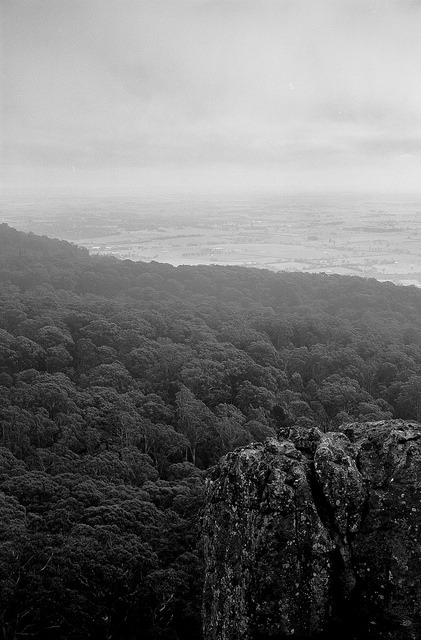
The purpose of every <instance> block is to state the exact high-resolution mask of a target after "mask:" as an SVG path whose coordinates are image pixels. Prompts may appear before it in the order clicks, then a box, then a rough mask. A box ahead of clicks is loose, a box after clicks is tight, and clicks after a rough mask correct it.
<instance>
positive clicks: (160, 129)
mask: <svg viewBox="0 0 421 640" xmlns="http://www.w3.org/2000/svg"><path fill="white" fill-rule="evenodd" d="M0 20H1V25H0V38H1V48H0V55H1V66H0V80H1V82H0V92H1V95H0V101H1V102H0V107H1V119H0V124H1V147H0V155H1V158H0V159H1V167H0V169H1V173H0V180H1V182H0V184H1V186H2V187H3V188H6V189H12V190H13V189H15V190H18V191H19V190H20V189H26V190H29V191H30V190H31V189H33V190H41V191H43V190H44V191H47V192H48V191H49V190H61V189H62V190H70V191H72V190H73V191H80V192H82V191H86V190H87V191H95V190H99V191H100V192H104V193H108V192H110V193H112V192H116V193H119V192H121V193H124V192H127V193H137V192H139V193H147V192H154V193H166V192H171V191H177V192H199V193H206V192H217V193H225V192H230V191H238V192H243V193H245V194H247V193H249V192H254V191H257V192H261V191H262V192H272V191H274V192H285V191H288V192H291V191H293V192H294V191H297V192H300V193H301V192H303V191H312V190H316V191H327V192H329V191H341V190H344V191H356V192H359V191H372V192H378V193H387V192H390V191H396V192H415V193H417V192H418V191H421V35H420V34H421V0H151V1H149V0H0Z"/></svg>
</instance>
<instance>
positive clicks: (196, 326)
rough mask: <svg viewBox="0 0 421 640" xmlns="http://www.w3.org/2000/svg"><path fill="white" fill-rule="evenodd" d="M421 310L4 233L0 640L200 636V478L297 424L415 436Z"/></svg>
mask: <svg viewBox="0 0 421 640" xmlns="http://www.w3.org/2000/svg"><path fill="white" fill-rule="evenodd" d="M420 312H421V292H420V291H419V290H418V289H416V288H414V287H405V288H404V287H397V286H395V285H393V284H391V283H384V284H381V283H379V282H377V281H375V280H365V279H362V278H356V277H341V276H336V275H324V274H322V275H310V274H299V273H295V274H294V273H284V274H274V273H271V272H268V271H264V270H257V269H243V268H235V267H219V266H218V267H200V266H199V267H178V268H174V267H172V266H170V265H166V264H159V263H155V262H152V263H134V262H131V261H127V260H125V261H118V260H115V259H110V258H103V257H95V256H94V257H90V256H89V255H88V254H87V252H86V251H84V250H82V249H79V248H78V247H76V246H74V245H71V244H69V243H66V242H60V241H58V240H50V239H48V238H45V237H43V238H40V237H37V236H34V235H32V234H28V235H25V234H22V233H19V232H17V231H15V230H13V229H11V228H10V227H8V226H7V225H0V421H1V428H0V446H1V449H0V457H1V460H0V512H1V517H0V608H1V610H0V638H1V639H2V640H12V639H13V640H15V639H23V638H27V637H34V638H43V639H49V638H51V639H52V638H54V639H58V640H64V639H66V640H67V639H69V640H70V639H73V638H74V639H76V638H86V639H89V638H91V639H97V638H98V639H104V640H105V639H111V638H113V639H118V640H132V639H135V638H140V637H142V639H143V638H150V639H158V638H165V639H166V640H184V639H186V640H187V639H190V638H192V639H193V638H200V606H201V602H200V600H201V584H202V578H203V575H202V573H203V566H202V557H201V549H200V534H199V514H200V509H201V505H202V496H203V485H204V475H205V473H206V469H207V468H208V467H209V466H211V465H213V464H215V462H216V461H217V460H218V459H219V457H220V456H221V455H223V454H224V453H226V452H227V451H229V450H231V449H233V448H235V447H237V446H241V445H244V444H246V443H248V442H250V441H256V440H264V439H265V438H267V437H268V436H271V435H275V434H276V433H277V431H278V430H281V431H282V429H285V428H288V426H289V425H290V424H292V423H293V422H297V421H301V422H302V423H303V424H308V425H311V424H314V423H315V422H317V423H318V424H319V425H321V426H322V427H323V428H324V429H335V428H336V426H337V425H338V424H339V423H341V422H343V421H347V420H354V419H358V420H361V421H366V420H376V419H383V418H387V417H391V416H395V417H403V418H409V419H418V420H419V419H420V418H421V313H420Z"/></svg>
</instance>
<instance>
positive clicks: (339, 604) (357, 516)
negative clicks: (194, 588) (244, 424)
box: [203, 420, 421, 640]
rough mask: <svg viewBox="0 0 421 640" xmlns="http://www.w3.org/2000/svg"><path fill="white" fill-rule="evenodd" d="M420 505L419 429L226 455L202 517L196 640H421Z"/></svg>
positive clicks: (306, 435) (376, 429)
mask: <svg viewBox="0 0 421 640" xmlns="http://www.w3.org/2000/svg"><path fill="white" fill-rule="evenodd" d="M420 498H421V425H420V424H417V423H409V422H405V421H402V420H391V421H380V422H369V423H351V424H346V425H344V426H343V427H342V428H341V430H340V431H338V432H329V433H322V432H321V431H319V430H318V429H316V428H310V429H309V428H304V427H299V426H295V427H291V428H290V429H289V432H288V433H287V438H285V439H283V440H275V439H271V440H268V441H266V442H265V443H264V444H260V443H259V444H253V445H250V446H248V447H245V448H242V449H238V450H236V451H234V452H232V453H229V454H228V455H227V456H225V457H224V458H223V459H222V461H221V462H220V464H219V466H218V467H217V468H216V469H215V470H214V471H213V474H212V476H211V478H210V480H209V482H208V492H207V503H206V509H205V513H204V517H203V532H204V541H205V557H206V579H205V588H204V598H203V620H204V637H205V640H265V639H268V638H272V639H274V638H278V639H282V638H296V639H299V638H310V639H312V638H314V639H315V638H317V639H322V638H336V637H337V638H339V637H340V638H341V639H348V640H362V639H363V638H373V639H374V638H376V639H379V640H380V639H386V638H388V639H392V638H393V639H394V640H409V639H419V638H421V539H420V530H421V499H420Z"/></svg>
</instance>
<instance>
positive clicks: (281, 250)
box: [1, 194, 421, 286]
mask: <svg viewBox="0 0 421 640" xmlns="http://www.w3.org/2000/svg"><path fill="white" fill-rule="evenodd" d="M1 210H2V213H1V221H2V222H6V223H7V224H9V225H10V226H13V227H15V228H17V229H18V230H21V231H27V232H30V231H31V232H33V233H37V234H41V235H47V236H50V237H55V238H60V239H64V240H69V241H71V242H75V243H77V244H79V245H81V246H84V247H86V248H87V249H89V252H90V253H91V254H95V253H97V254H103V255H113V256H115V257H118V258H121V259H130V260H142V261H146V262H148V261H151V260H156V261H158V262H166V263H170V264H173V265H176V266H177V265H180V264H186V265H195V264H224V265H226V264H229V265H240V266H245V267H261V268H266V269H270V270H272V271H306V272H313V273H317V272H319V273H320V272H326V273H339V274H344V275H359V276H362V277H367V278H368V277H372V278H377V279H378V280H390V281H392V282H395V283H397V284H403V285H416V286H421V198H419V197H418V198H417V197H415V196H402V195H400V196H395V197H391V196H382V197H376V196H374V195H373V196H357V195H355V194H353V195H348V194H341V195H335V196H333V195H326V196H323V195H320V194H318V195H306V196H303V195H300V196H295V195H288V196H287V195H285V196H268V195H266V196H261V197H257V196H256V197H254V198H247V199H246V198H240V197H239V198H234V197H232V198H228V197H225V198H223V197H221V198H219V199H218V198H215V197H213V198H209V199H206V198H203V197H202V198H199V197H190V198H189V197H184V198H182V197H177V198H167V199H163V198H161V199H157V198H146V197H134V196H133V197H120V196H114V197H111V196H108V197H106V196H101V197H92V196H89V197H88V196H86V197H82V196H77V197H75V196H73V195H72V196H68V197H63V196H60V197H58V196H51V197H45V196H43V197H39V196H37V197H31V198H29V197H25V196H22V197H20V198H16V197H13V198H12V197H10V196H6V195H3V196H2V198H1Z"/></svg>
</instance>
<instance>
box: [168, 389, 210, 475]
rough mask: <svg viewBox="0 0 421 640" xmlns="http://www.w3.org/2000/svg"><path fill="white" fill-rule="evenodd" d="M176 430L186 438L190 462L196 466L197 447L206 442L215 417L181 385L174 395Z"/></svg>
mask: <svg viewBox="0 0 421 640" xmlns="http://www.w3.org/2000/svg"><path fill="white" fill-rule="evenodd" d="M176 406H177V416H178V423H177V424H178V428H179V430H180V432H181V433H183V434H184V435H185V436H186V438H187V448H186V451H187V449H188V451H189V452H190V456H191V461H192V462H193V464H194V465H195V464H196V453H197V448H198V446H199V445H201V444H203V443H204V442H206V441H207V440H208V438H209V435H210V430H211V429H212V427H214V425H215V416H214V415H213V413H212V412H211V411H210V410H209V409H208V408H207V406H206V405H205V404H204V403H203V402H202V401H201V400H197V398H196V397H195V395H194V393H192V392H191V391H190V389H188V388H187V387H186V386H184V385H182V386H181V390H180V391H179V392H178V393H177V394H176Z"/></svg>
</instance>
